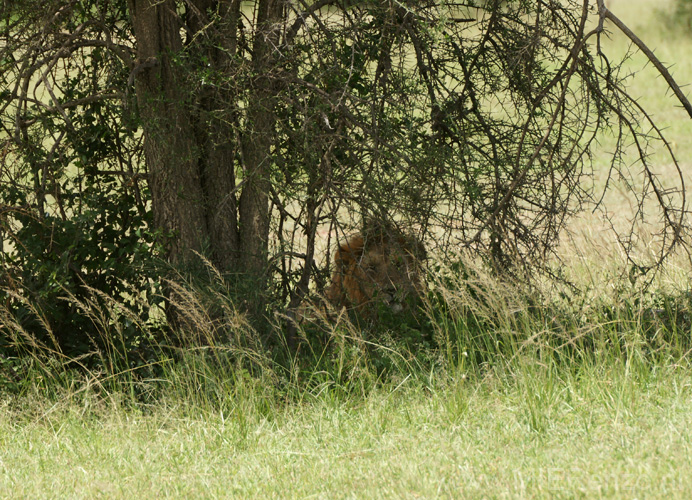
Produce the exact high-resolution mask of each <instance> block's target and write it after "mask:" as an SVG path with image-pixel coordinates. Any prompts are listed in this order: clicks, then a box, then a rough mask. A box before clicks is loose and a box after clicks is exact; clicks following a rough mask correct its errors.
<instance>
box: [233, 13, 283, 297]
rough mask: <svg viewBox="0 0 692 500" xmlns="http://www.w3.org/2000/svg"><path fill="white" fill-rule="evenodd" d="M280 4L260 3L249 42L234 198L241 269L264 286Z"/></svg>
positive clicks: (280, 15) (280, 14) (281, 14)
mask: <svg viewBox="0 0 692 500" xmlns="http://www.w3.org/2000/svg"><path fill="white" fill-rule="evenodd" d="M282 16H283V0H265V1H263V2H260V5H259V11H258V17H257V32H256V37H255V40H254V44H253V66H254V70H255V74H256V75H257V77H256V78H255V80H254V82H253V83H254V89H253V90H254V98H253V99H251V101H250V104H249V109H248V126H247V130H246V131H245V135H244V138H243V183H244V186H243V191H242V194H241V196H240V251H241V256H240V259H241V266H242V268H243V269H244V270H245V272H247V273H248V275H249V276H250V277H252V278H253V279H255V280H258V282H260V283H262V284H264V283H265V280H266V271H267V265H268V262H267V243H268V237H269V187H270V182H269V176H270V165H271V163H272V157H271V148H272V145H273V141H274V134H275V123H276V116H275V113H274V107H275V100H276V90H275V88H276V84H275V82H274V80H273V79H272V77H271V73H272V71H273V70H274V69H275V66H276V64H277V55H276V53H275V51H274V48H275V47H277V46H278V42H279V33H280V24H279V22H280V21H281V19H282Z"/></svg>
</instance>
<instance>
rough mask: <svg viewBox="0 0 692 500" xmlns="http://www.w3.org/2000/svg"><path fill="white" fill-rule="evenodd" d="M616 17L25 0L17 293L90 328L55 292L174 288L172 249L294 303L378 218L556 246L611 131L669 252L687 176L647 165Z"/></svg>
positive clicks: (18, 113)
mask: <svg viewBox="0 0 692 500" xmlns="http://www.w3.org/2000/svg"><path fill="white" fill-rule="evenodd" d="M607 20H610V22H612V23H614V25H615V26H616V27H618V29H626V27H624V25H622V26H621V23H620V24H618V23H619V20H617V18H615V16H613V15H612V14H611V13H610V12H608V11H607V9H606V8H605V6H604V5H603V2H602V0H598V2H594V1H589V0H583V1H577V0H568V1H564V0H536V1H526V0H508V1H502V2H501V1H497V0H486V1H482V0H465V1H454V2H452V1H447V0H436V1H433V0H430V1H409V0H401V1H399V0H316V1H308V0H259V1H254V2H241V1H239V0H218V1H214V0H179V1H176V0H156V1H154V0H128V1H127V2H125V1H122V0H119V1H114V2H106V1H103V0H72V1H67V2H65V1H47V2H46V1H40V2H39V1H36V0H25V1H22V2H6V3H5V4H4V10H3V12H2V13H1V19H0V37H1V38H0V40H1V41H0V65H1V66H0V69H1V70H2V71H0V81H1V82H2V85H1V87H0V88H1V89H2V90H1V92H2V105H1V107H0V127H1V130H0V141H2V148H1V149H2V179H1V184H0V200H2V207H3V210H2V213H3V216H2V219H1V223H2V233H3V252H2V262H3V275H4V276H3V278H2V279H3V285H4V287H5V289H6V290H5V294H6V299H7V307H9V308H10V309H12V310H13V311H14V314H15V317H16V318H17V321H18V324H19V325H21V327H22V328H27V329H30V330H32V331H44V335H45V332H46V331H50V332H64V337H62V338H60V339H58V344H60V345H61V346H62V347H61V348H65V346H71V347H70V348H73V349H76V350H79V345H82V344H84V343H85V342H87V340H85V339H87V338H89V334H88V330H89V328H90V326H89V324H90V323H89V322H88V321H87V322H85V324H82V325H80V324H77V325H76V326H75V324H76V323H75V322H76V321H77V320H75V319H74V316H73V314H72V313H73V312H74V307H75V305H74V302H70V301H60V300H57V297H60V296H64V295H65V294H66V293H67V294H68V295H69V296H71V297H77V298H79V297H81V296H84V294H85V293H87V291H89V290H99V291H102V292H105V293H108V294H115V295H117V294H119V293H121V292H122V293H125V289H126V288H127V287H131V286H133V285H134V286H135V288H137V287H139V288H140V289H142V290H149V291H150V296H151V297H152V299H151V300H152V301H154V302H156V301H159V300H161V296H166V294H167V292H165V290H163V288H165V286H164V285H163V284H162V283H163V281H162V280H161V279H160V274H159V271H156V272H154V271H148V270H149V269H151V268H150V267H148V266H149V265H150V264H151V262H152V258H153V257H155V256H156V257H163V258H165V259H166V260H167V261H168V262H170V263H171V264H173V265H174V266H176V267H177V269H179V270H183V271H182V272H186V271H185V269H187V270H190V269H192V268H194V267H195V266H196V265H198V264H199V262H200V258H202V261H206V262H208V263H211V264H212V265H213V267H214V268H215V269H216V270H218V271H219V272H220V273H221V274H223V275H224V276H231V277H233V279H234V280H237V282H238V283H239V285H238V286H239V287H240V288H241V289H243V290H246V291H253V292H257V291H259V292H260V293H258V294H257V296H258V297H262V300H254V299H252V298H247V297H249V296H250V295H247V294H245V295H243V296H244V297H245V300H244V301H243V300H241V301H240V302H241V303H239V307H243V308H246V309H247V310H248V311H250V312H251V313H253V314H257V315H262V314H263V310H264V308H265V307H266V304H267V303H268V302H267V301H270V302H271V303H272V304H273V306H274V307H280V308H285V307H288V308H289V309H290V308H295V307H297V306H298V304H299V303H300V302H301V301H302V300H303V298H304V296H305V295H306V294H307V292H308V290H309V289H310V287H311V286H312V284H313V283H314V284H316V288H317V290H318V291H320V290H321V289H322V288H323V286H324V276H326V273H327V272H328V267H329V260H328V259H323V258H322V255H323V254H324V255H328V254H329V253H331V252H332V250H333V248H334V245H335V244H336V243H337V241H338V240H339V239H342V238H343V237H344V236H345V235H347V234H349V233H351V232H353V231H356V230H358V229H359V228H362V225H363V224H364V223H366V222H365V221H369V220H381V221H386V223H388V224H393V225H396V226H400V227H402V228H405V229H406V230H407V231H409V232H414V233H416V234H417V236H418V237H419V238H420V239H422V240H424V241H426V244H427V246H428V247H429V248H431V249H434V250H435V252H436V255H438V256H439V258H442V259H444V258H445V256H447V257H450V258H451V257H452V256H453V255H455V254H458V253H459V252H470V253H472V254H473V255H476V256H478V257H480V258H482V259H483V260H485V261H486V262H488V263H489V264H490V265H491V266H492V267H493V268H494V269H497V270H498V271H499V272H505V271H507V272H511V269H515V268H517V267H519V268H525V269H531V268H535V267H541V268H549V259H548V257H549V255H550V254H551V252H552V250H553V249H554V248H555V246H556V244H557V242H558V240H559V237H560V235H561V233H562V231H563V229H564V227H565V223H566V221H567V220H568V218H569V217H570V216H571V215H573V214H575V213H578V212H579V211H580V210H582V209H583V208H584V207H585V206H586V205H587V204H597V203H598V199H599V196H600V193H599V192H595V191H594V190H593V183H591V182H589V179H590V178H591V176H592V175H593V171H594V165H593V164H592V155H591V153H592V150H593V148H594V146H595V144H596V142H597V139H598V137H599V134H602V133H603V131H604V130H609V131H611V132H612V133H613V134H614V136H615V142H616V146H615V153H614V155H613V158H612V162H611V165H610V175H617V174H618V172H626V171H627V168H628V167H627V166H624V165H623V164H622V162H621V161H620V159H621V156H622V154H623V151H624V150H625V149H626V147H629V145H630V144H634V145H635V147H636V148H637V150H638V151H639V163H638V168H639V169H640V170H641V173H642V177H641V182H640V183H639V184H638V185H637V186H636V187H633V186H632V187H631V189H632V191H633V193H634V194H635V195H636V196H637V199H639V200H640V201H641V207H642V208H643V207H644V206H645V205H644V203H645V200H648V199H652V198H653V199H654V200H655V202H656V203H655V205H656V208H655V209H654V213H653V216H654V218H655V220H657V222H658V223H659V226H658V227H659V234H660V241H659V245H658V257H657V258H656V259H654V260H653V261H651V262H643V263H638V265H643V266H646V265H652V264H655V263H656V262H657V261H658V260H660V259H662V258H663V257H665V255H667V253H668V252H670V250H671V249H672V248H673V247H674V246H675V245H677V244H678V243H680V242H681V239H682V237H683V235H684V234H685V231H684V229H685V228H684V214H685V210H686V205H685V199H684V189H683V186H682V176H680V182H679V183H678V187H677V188H671V187H670V186H666V187H665V188H664V187H663V185H662V183H661V182H660V180H659V179H658V178H657V177H656V176H655V174H654V171H653V169H651V168H650V164H649V158H648V151H649V150H648V149H647V148H648V147H647V144H648V142H649V141H651V140H660V141H662V144H663V145H664V146H666V145H667V144H666V143H665V140H664V138H663V137H662V135H661V134H660V131H659V130H658V128H656V126H655V124H654V123H653V122H652V121H651V120H650V118H649V116H648V115H647V114H646V113H645V111H644V110H643V109H641V108H640V107H639V105H638V104H637V102H636V101H635V100H633V99H632V98H631V97H630V96H629V95H628V93H627V90H626V86H625V85H624V78H623V76H622V75H621V74H620V72H619V66H618V64H617V61H611V60H610V59H609V57H608V55H607V54H606V53H604V52H603V50H602V48H601V44H600V40H601V37H603V36H604V34H605V33H606V31H605V28H606V26H607V25H606V24H604V22H606V21H607ZM629 34H630V35H632V34H631V32H630V33H629ZM661 68H662V71H665V68H663V67H662V66H661ZM671 83H672V84H673V88H675V89H676V90H677V91H679V89H677V87H675V85H674V82H671ZM680 97H681V98H682V99H683V100H684V97H682V95H680ZM688 106H689V105H688ZM669 151H670V149H669ZM670 155H671V158H672V161H675V159H674V157H673V154H672V151H671V152H670ZM626 237H627V235H623V241H625V239H626ZM248 283H249V285H248ZM157 287H158V288H157ZM152 288H153V289H155V290H154V291H153V292H151V290H152ZM128 289H129V288H128ZM162 290H163V291H162ZM37 308H38V309H41V310H42V311H44V313H41V314H37V313H36V312H35V311H36V310H37ZM257 309H259V310H257ZM46 311H47V312H46ZM140 313H141V314H147V312H146V311H144V310H142V311H140ZM77 323H79V322H78V321H77ZM80 332H82V333H80Z"/></svg>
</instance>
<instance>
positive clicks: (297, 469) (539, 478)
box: [0, 359, 692, 498]
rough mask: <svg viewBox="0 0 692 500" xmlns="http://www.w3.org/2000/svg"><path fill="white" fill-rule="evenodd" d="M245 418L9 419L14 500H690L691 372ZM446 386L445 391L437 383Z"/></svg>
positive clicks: (469, 387) (587, 374) (416, 385)
mask: <svg viewBox="0 0 692 500" xmlns="http://www.w3.org/2000/svg"><path fill="white" fill-rule="evenodd" d="M511 368H512V369H507V370H503V371H500V372H497V371H489V372H487V373H486V374H485V375H484V376H482V377H481V378H480V379H478V380H474V381H469V380H466V379H462V378H460V379H458V380H453V379H449V380H447V382H446V383H445V384H441V385H434V386H431V385H430V384H428V383H425V382H424V381H421V380H417V379H414V378H409V379H407V380H405V381H402V382H401V383H399V384H397V385H388V386H386V387H381V388H380V389H378V390H375V391H372V392H370V393H369V394H368V395H367V396H366V397H363V398H352V397H351V398H347V399H345V400H344V399H342V398H340V397H339V396H337V395H335V394H332V393H331V392H330V391H329V390H323V391H322V392H320V393H319V394H305V395H304V396H305V397H304V400H303V401H302V403H301V404H278V403H276V402H275V403H274V404H273V405H272V408H271V409H270V410H269V411H268V412H267V411H266V409H260V408H257V407H249V408H248V407H244V408H243V412H242V413H233V412H230V413H229V414H218V413H209V412H207V411H205V410H204V409H201V408H197V409H190V408H181V407H175V406H173V407H166V406H163V405H157V406H156V407H154V408H151V409H141V408H140V409H134V410H133V409H129V410H128V409H125V408H123V407H121V406H119V405H118V404H117V403H113V402H96V401H94V400H93V398H89V397H83V398H80V397H74V398H72V399H70V400H69V401H68V402H64V403H62V404H59V405H57V406H56V407H47V406H44V404H42V403H31V402H23V403H22V407H21V408H13V407H12V405H9V404H8V405H6V406H5V407H4V408H2V410H0V443H1V444H2V445H1V446H0V494H1V495H2V496H3V497H13V498H46V497H52V498H68V497H72V498H97V497H102V498H142V497H149V498H151V497H154V496H156V497H158V496H173V497H190V498H216V497H235V498H497V497H511V498H556V497H558V498H575V497H584V498H602V497H608V498H613V497H624V498H635V497H638V498H652V497H658V498H685V497H686V492H689V491H690V490H691V489H692V476H691V475H690V474H689V471H690V468H691V467H692V375H691V374H690V371H689V369H688V368H689V367H687V366H684V367H678V368H675V367H667V368H661V367H655V366H646V365H638V366H634V365H627V364H625V363H620V362H618V361H616V360H614V359H610V360H608V361H607V362H604V363H599V362H594V363H592V364H589V365H588V366H586V367H581V368H577V369H575V370H570V369H565V368H564V367H562V368H558V367H555V366H552V367H551V366H545V365H543V364H540V363H537V362H535V360H531V361H529V360H524V361H521V362H518V363H516V364H515V366H513V367H511ZM438 381H439V379H438Z"/></svg>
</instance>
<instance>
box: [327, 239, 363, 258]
mask: <svg viewBox="0 0 692 500" xmlns="http://www.w3.org/2000/svg"><path fill="white" fill-rule="evenodd" d="M364 246H365V241H363V237H362V236H360V235H359V236H354V237H353V238H351V239H350V240H348V241H347V242H345V243H342V244H341V246H340V247H339V249H338V250H337V251H336V253H335V254H334V262H336V264H340V265H344V266H347V265H349V264H350V263H351V262H354V261H356V260H357V259H359V258H360V256H361V255H363V247H364Z"/></svg>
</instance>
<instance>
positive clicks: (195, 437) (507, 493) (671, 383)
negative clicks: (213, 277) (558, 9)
mask: <svg viewBox="0 0 692 500" xmlns="http://www.w3.org/2000/svg"><path fill="white" fill-rule="evenodd" d="M608 4H609V6H610V7H611V8H612V10H613V11H614V12H615V14H616V15H618V16H620V17H621V18H622V19H623V20H624V21H625V22H626V23H627V24H628V25H629V26H630V27H631V28H633V29H634V30H635V31H636V32H637V33H638V34H639V35H640V37H641V38H642V39H643V40H644V41H645V42H646V43H647V44H648V45H649V46H650V47H651V48H653V49H655V50H656V54H657V55H658V57H659V58H660V59H661V60H662V61H664V62H665V63H667V64H668V65H673V67H672V73H673V75H674V77H675V78H676V79H677V81H678V82H679V83H680V84H683V85H684V84H687V83H689V82H692V63H691V62H690V60H689V54H690V53H692V34H691V33H690V28H689V25H688V24H685V23H677V24H676V23H674V22H673V21H674V19H673V17H672V16H671V12H672V9H673V6H674V4H673V2H672V1H669V0H666V1H652V0H648V1H647V0H632V1H629V0H610V1H609V2H608ZM627 47H628V42H627V41H626V39H625V38H624V37H623V36H621V35H619V34H617V33H615V34H614V35H613V37H612V40H611V41H610V42H609V44H608V46H607V47H606V50H609V51H612V52H611V53H612V54H613V59H617V57H618V54H620V55H622V54H624V53H625V52H626V51H627ZM628 65H629V66H628V67H631V68H632V70H636V71H638V70H642V68H643V70H642V71H640V72H639V73H638V74H637V75H636V76H634V77H633V79H632V81H631V87H630V90H631V91H632V93H633V94H634V95H638V96H640V103H641V104H642V105H643V106H644V107H645V108H646V109H648V110H649V111H650V112H652V113H653V115H654V118H655V119H656V120H657V121H658V124H659V125H660V126H662V127H663V128H665V129H666V130H667V137H668V138H669V140H670V141H671V143H672V145H673V149H674V151H675V154H676V156H677V157H678V159H679V161H680V165H681V167H682V169H683V172H684V174H685V182H686V185H687V186H688V190H689V186H692V176H690V172H692V161H691V160H690V158H692V156H691V155H692V141H691V140H690V139H689V138H690V137H692V121H691V120H690V119H689V117H688V116H687V115H686V114H685V112H684V111H683V110H682V109H681V108H680V107H679V105H678V104H677V102H676V101H675V100H674V99H673V98H672V97H671V96H670V93H669V92H666V87H665V83H664V81H663V79H662V78H660V77H659V76H658V75H657V73H656V72H655V70H654V69H653V68H652V67H651V66H650V65H647V64H646V60H645V59H644V57H643V56H641V55H639V54H635V55H634V56H633V57H632V58H631V59H630V61H629V62H628ZM608 147H609V144H608V140H607V138H604V140H603V151H602V152H600V153H599V155H598V156H597V162H600V163H602V164H603V165H605V164H606V162H607V158H608V155H607V153H608V152H609V150H608ZM634 168H636V167H634ZM659 168H660V171H661V172H665V173H666V175H668V176H670V178H671V179H672V178H673V176H674V175H676V173H675V170H674V168H673V166H672V165H670V164H668V163H664V162H661V163H660V164H659ZM600 175H602V176H604V175H605V172H601V173H600ZM595 182H596V185H598V184H599V182H603V179H602V178H597V179H596V181H595ZM690 194H692V191H690ZM605 202H606V206H607V207H608V210H609V212H611V213H612V214H615V215H616V216H617V217H618V218H620V220H622V221H627V220H628V218H629V217H631V204H630V201H629V200H628V199H627V197H626V196H624V195H623V194H622V192H621V191H618V190H613V191H611V192H609V194H608V196H607V198H606V200H605ZM571 229H572V232H573V236H572V237H571V238H565V240H564V241H563V242H562V245H563V246H562V248H561V253H562V256H563V258H564V259H565V262H566V265H567V267H569V269H570V271H571V272H572V275H573V276H574V277H576V278H578V279H579V280H581V281H582V282H583V283H586V284H589V285H590V286H591V292H590V293H591V295H590V297H591V299H590V300H596V301H597V299H599V298H600V299H601V301H602V302H603V303H605V304H607V307H605V308H603V309H602V310H597V308H596V306H595V305H594V306H593V307H592V309H589V307H587V306H582V307H581V308H578V307H577V306H576V305H575V306H574V309H570V310H569V312H570V313H575V311H579V314H581V316H580V317H568V319H567V320H564V319H561V318H559V317H558V314H557V313H556V314H555V315H554V316H551V315H550V314H539V315H533V314H531V313H530V312H527V311H528V309H529V308H528V306H527V302H524V303H522V301H521V300H514V297H512V296H511V293H510V292H507V293H505V292H503V291H502V290H492V291H491V292H488V294H487V295H488V297H491V298H492V300H489V302H491V304H490V307H495V312H496V313H498V314H499V315H500V316H502V317H501V318H500V319H497V320H494V321H495V323H493V324H495V325H496V332H497V336H498V337H501V336H503V335H504V336H505V337H503V338H505V339H511V338H514V336H516V337H517V338H522V339H524V340H521V341H520V342H519V343H518V344H512V342H511V340H507V344H509V345H510V347H509V348H507V351H505V352H504V353H503V354H504V356H502V357H500V356H498V357H497V360H496V362H493V363H488V362H485V361H484V362H479V361H478V358H477V357H474V355H473V353H472V354H471V355H470V356H467V355H466V353H465V351H463V346H464V345H465V344H464V343H465V342H466V343H467V345H468V346H469V351H471V350H472V349H474V350H475V351H481V350H483V349H485V351H484V352H486V353H487V352H494V351H493V349H497V350H498V351H499V348H497V347H493V346H485V347H483V346H480V345H477V344H474V343H473V342H474V340H473V338H472V337H470V336H464V335H467V334H468V332H467V331H466V330H464V329H463V328H461V326H459V325H457V324H452V325H440V326H439V330H436V331H437V332H438V333H439V334H440V335H449V336H452V334H457V335H458V336H457V337H456V342H453V341H454V340H455V339H454V338H452V339H451V340H450V341H449V342H448V344H449V345H450V346H451V345H452V344H453V346H454V348H452V347H450V351H449V352H438V351H426V352H425V353H424V355H425V356H429V357H431V358H432V359H426V360H425V361H420V360H419V359H417V357H416V354H414V353H409V352H407V351H402V352H392V353H391V356H390V358H388V361H389V362H391V363H392V364H393V365H395V366H396V367H397V368H396V370H393V371H392V372H393V373H394V375H392V376H389V377H386V378H385V377H381V376H380V373H381V371H379V370H378V369H377V367H373V366H372V365H371V363H372V362H371V361H370V360H369V359H368V357H367V356H366V355H364V354H363V350H362V344H359V343H358V342H357V341H355V340H354V339H353V338H349V335H351V336H356V335H357V333H354V332H352V331H347V333H346V334H345V336H344V337H343V341H344V345H343V346H342V349H341V350H340V351H338V352H337V353H338V356H337V359H333V360H331V364H326V366H327V368H325V370H323V371H320V369H319V368H318V369H317V370H315V371H313V372H310V373H305V372H302V371H301V369H300V366H297V365H296V366H292V365H290V364H289V367H290V368H289V369H288V370H286V371H284V372H273V371H272V370H270V369H266V370H265V368H266V367H265V366H264V365H263V364H262V362H261V360H259V361H257V366H260V368H258V369H256V371H255V372H253V374H252V375H250V374H248V372H246V371H243V370H240V369H237V370H235V371H234V370H230V369H229V370H228V371H226V372H224V371H223V370H219V369H218V367H217V369H216V371H214V370H209V369H208V367H205V366H200V365H198V364H197V361H198V358H196V357H195V356H194V354H193V355H192V356H191V359H190V360H189V362H188V364H187V365H184V369H181V368H177V369H176V370H177V371H174V372H172V373H170V378H169V380H170V382H166V381H161V380H152V381H150V382H148V383H150V384H151V385H152V386H153V385H157V384H158V385H161V386H164V387H168V386H169V385H170V390H169V391H168V393H167V396H166V397H163V398H158V399H155V400H152V401H151V402H149V403H136V404H135V403H133V402H132V399H131V398H130V397H129V394H127V393H123V392H122V390H121V388H122V387H123V386H117V388H116V390H113V389H110V388H109V387H110V386H109V385H108V384H109V380H108V379H107V378H106V379H105V380H104V379H103V378H102V377H99V374H94V376H93V377H87V378H86V379H85V380H79V381H70V380H67V381H64V382H63V383H61V384H55V383H54V382H53V381H48V380H43V379H41V377H40V370H38V373H39V375H38V376H37V377H36V379H35V380H34V381H33V382H32V384H31V385H30V386H27V387H26V388H25V389H24V390H23V394H22V395H20V396H2V398H3V399H1V400H0V496H1V497H4V498H140V497H155V496H156V497H158V496H172V497H182V498H185V497H190V498H217V497H234V498H330V499H331V498H506V497H508V498H563V497H564V498H575V497H579V498H581V497H583V498H622V497H625V498H652V497H658V498H686V497H687V496H688V495H689V494H688V493H687V492H689V491H692V476H691V475H690V474H689V471H690V470H691V469H692V430H691V429H692V375H690V373H692V372H691V371H690V363H689V351H687V350H686V349H687V347H686V345H687V344H686V343H685V342H682V340H686V339H689V337H690V329H689V324H690V323H689V318H688V316H689V310H688V309H685V308H684V307H683V308H681V309H679V310H676V311H675V318H674V321H673V322H672V326H671V323H670V322H668V323H662V324H661V326H656V325H658V323H656V321H655V318H654V319H653V320H652V319H651V317H650V316H652V315H653V316H656V315H657V314H659V313H660V312H661V311H665V310H667V309H666V308H667V305H665V304H664V305H663V306H661V305H660V304H658V305H656V307H655V308H652V307H650V306H649V305H648V304H644V303H643V302H642V301H638V297H637V296H636V294H635V296H627V295H626V292H627V290H626V289H623V285H622V281H621V279H622V276H623V269H625V265H626V262H625V259H624V256H623V255H622V254H621V252H620V251H619V248H618V245H617V242H616V241H615V238H614V237H613V235H612V233H610V232H609V231H608V230H607V225H606V224H604V222H603V220H602V218H601V216H600V215H599V214H598V213H595V214H586V215H584V216H583V217H581V218H579V219H576V220H574V221H573V222H572V226H571ZM642 230H643V231H646V228H642ZM645 250H646V249H643V251H645ZM690 271H691V269H690V264H689V259H688V258H687V256H686V255H685V254H684V252H681V253H680V254H679V255H678V256H676V258H675V259H673V260H672V261H671V263H670V264H669V267H668V268H667V269H666V271H665V272H664V273H662V274H661V275H660V277H659V283H657V286H659V287H660V288H661V289H662V290H664V289H665V290H668V291H670V293H675V294H678V295H676V296H683V297H684V296H685V291H687V290H688V289H689V286H688V282H689V278H690ZM625 274H626V272H625ZM624 281H625V282H626V280H624ZM491 286H492V283H491ZM623 290H624V291H623ZM493 301H495V302H493ZM478 311H479V312H482V311H481V310H480V309H479V310H478ZM589 311H593V312H591V313H590V312H589ZM575 314H576V313H575ZM685 315H687V316H685ZM560 321H564V322H565V323H566V324H567V326H566V327H565V332H566V335H567V336H566V337H565V338H566V339H567V340H566V341H565V339H562V340H563V342H558V344H559V349H558V348H556V347H555V343H554V342H553V341H552V340H550V339H549V338H548V332H549V331H551V328H552V327H551V325H554V324H555V323H557V322H560ZM647 322H648V323H647ZM645 323H646V324H649V323H651V324H652V325H654V326H653V327H652V328H651V329H648V330H646V331H645V330H644V328H643V325H644V324H645ZM676 328H678V329H676ZM460 332H461V333H460ZM587 338H588V339H589V342H590V343H589V348H588V350H586V348H585V347H584V346H583V345H582V344H576V343H575V347H574V349H572V348H571V347H570V345H568V344H569V343H570V342H572V341H575V339H576V340H578V341H581V340H582V339H587ZM659 338H665V339H666V340H665V341H664V340H660V341H659ZM671 339H672V340H671ZM677 341H680V348H679V349H675V344H676V342H677ZM575 342H576V341H575ZM669 344H673V346H672V347H671V346H670V345H669ZM443 345H444V343H443ZM565 346H566V347H565ZM381 349H382V351H385V352H386V349H387V346H381ZM454 349H458V351H454ZM453 351H454V352H453ZM555 353H558V355H556V354H555ZM318 354H319V353H318ZM438 358H439V359H438ZM223 367H224V365H223V364H222V365H221V368H223ZM176 377H177V378H176ZM277 388H280V389H277Z"/></svg>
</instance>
